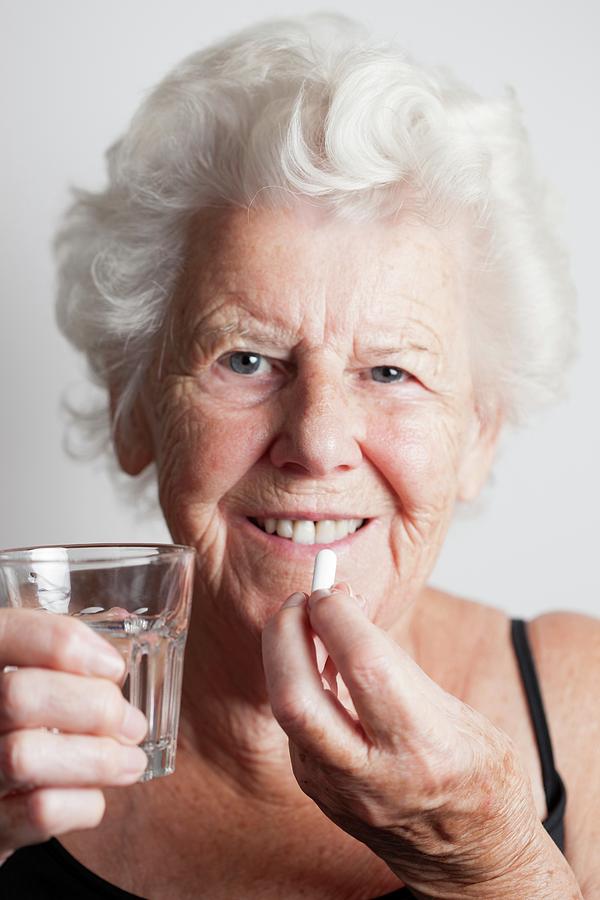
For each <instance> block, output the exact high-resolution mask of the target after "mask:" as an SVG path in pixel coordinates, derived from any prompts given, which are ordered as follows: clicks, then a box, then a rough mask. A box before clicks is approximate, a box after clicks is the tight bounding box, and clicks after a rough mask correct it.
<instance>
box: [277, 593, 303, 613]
mask: <svg viewBox="0 0 600 900" xmlns="http://www.w3.org/2000/svg"><path fill="white" fill-rule="evenodd" d="M305 600H306V594H303V593H302V591H296V592H295V593H294V594H291V596H289V597H288V598H287V600H286V601H285V603H284V604H283V606H282V607H281V608H282V609H286V608H287V607H288V606H302V604H303V603H304V602H305Z"/></svg>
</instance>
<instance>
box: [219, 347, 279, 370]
mask: <svg viewBox="0 0 600 900" xmlns="http://www.w3.org/2000/svg"><path fill="white" fill-rule="evenodd" d="M261 363H264V365H265V366H267V367H268V369H267V371H266V372H265V371H263V372H261V373H260V374H262V375H265V374H267V372H268V371H270V364H269V362H268V361H267V360H266V359H265V357H264V356H261V355H260V353H252V351H251V350H236V351H235V352H234V353H230V354H229V356H228V357H227V365H228V366H229V368H230V369H231V370H232V372H235V373H236V375H255V374H256V373H257V372H258V371H259V369H260V365H261Z"/></svg>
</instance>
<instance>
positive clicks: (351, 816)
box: [263, 585, 540, 897]
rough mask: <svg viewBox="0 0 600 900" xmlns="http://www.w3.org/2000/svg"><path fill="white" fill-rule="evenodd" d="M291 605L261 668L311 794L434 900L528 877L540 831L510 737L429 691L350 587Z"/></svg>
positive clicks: (267, 639) (270, 633)
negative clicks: (519, 874)
mask: <svg viewBox="0 0 600 900" xmlns="http://www.w3.org/2000/svg"><path fill="white" fill-rule="evenodd" d="M294 597H295V601H292V603H291V604H290V605H284V606H283V607H282V609H281V610H280V611H279V612H278V613H277V614H276V615H274V616H273V617H272V618H271V619H270V620H269V622H268V623H267V625H266V626H265V628H264V631H263V662H264V669H265V675H266V681H267V687H268V691H269V696H270V700H271V705H272V708H273V714H274V715H275V717H276V719H277V721H278V722H279V724H280V725H281V727H282V728H283V729H284V730H285V732H286V733H287V735H288V737H289V742H290V757H291V763H292V769H293V772H294V775H295V777H296V779H297V781H298V784H299V785H300V787H301V789H302V790H303V791H304V793H305V794H307V795H308V796H309V797H310V798H311V799H312V800H314V802H315V803H316V804H317V805H318V806H319V808H320V809H321V810H322V811H323V812H324V813H325V815H327V816H328V817H329V818H330V819H331V820H332V821H333V822H334V823H335V824H336V825H338V826H339V827H341V828H343V829H344V830H345V831H346V832H348V834H350V835H352V836H353V837H355V838H357V839H358V840H360V841H362V842H363V843H365V844H366V845H367V846H369V847H370V848H371V850H373V852H374V853H376V854H377V855H378V856H380V857H381V858H382V859H383V860H385V862H386V863H387V864H388V865H389V866H390V868H391V869H392V871H394V873H395V874H396V875H397V876H398V877H399V878H401V879H402V880H403V881H404V882H405V883H406V884H408V885H409V886H410V887H411V888H414V889H415V890H417V891H422V892H423V893H424V894H428V893H429V892H431V889H432V885H434V886H436V887H435V891H434V892H433V893H434V895H435V896H439V897H444V896H455V894H454V893H452V891H453V890H454V889H455V888H460V886H462V885H471V886H472V885H476V884H478V883H483V882H487V881H488V880H489V879H494V878H497V877H502V876H503V874H504V873H505V871H510V869H511V867H514V866H515V865H518V864H519V860H520V859H521V857H523V858H525V857H526V856H527V855H528V853H529V850H530V847H531V845H532V842H533V841H534V840H535V835H536V833H537V830H538V829H539V824H540V823H539V820H538V818H537V814H536V811H535V806H534V802H533V797H532V793H531V787H530V783H529V779H528V777H527V775H526V773H525V771H524V769H523V767H522V765H521V763H520V760H519V757H518V754H517V752H516V750H515V748H514V746H513V744H512V742H511V740H510V738H509V737H508V735H506V734H504V733H503V732H502V731H500V730H499V729H498V728H496V727H495V726H494V725H493V724H492V723H491V722H490V721H488V720H487V719H486V718H485V717H484V716H483V715H481V714H480V713H478V712H476V711H475V710H474V709H472V708H471V707H469V706H467V705H466V704H464V703H462V702H461V701H460V700H458V699H457V698H456V697H454V696H452V695H451V694H448V693H447V692H446V691H444V690H443V689H442V688H441V687H440V686H439V685H437V684H436V683H435V682H434V681H432V680H431V679H430V678H429V677H428V676H427V675H426V674H425V672H423V670H422V669H421V668H420V667H419V666H418V665H417V664H416V663H415V661H414V660H413V659H412V658H411V657H410V656H409V655H408V654H407V653H406V652H405V651H403V650H402V649H401V648H400V647H399V646H398V644H396V642H395V641H394V640H393V638H392V637H391V636H390V635H389V634H388V633H387V632H386V631H384V630H382V629H381V628H379V627H377V626H376V625H374V624H373V623H372V622H371V621H370V620H369V619H368V618H367V616H366V615H365V613H364V611H363V609H362V608H361V603H360V602H359V601H358V600H357V599H356V598H354V597H353V596H352V594H351V591H350V588H349V587H348V586H347V585H336V586H334V590H333V591H332V592H329V591H316V592H315V593H314V594H312V595H311V597H310V598H309V600H308V602H307V601H306V595H300V596H299V595H294ZM314 635H316V636H317V645H318V644H319V643H320V642H322V645H324V647H325V648H326V651H327V653H328V654H329V660H328V661H327V663H326V665H325V669H324V671H323V677H322V675H321V672H320V666H319V665H318V657H321V659H320V663H321V665H322V661H323V660H322V651H321V652H319V653H318V652H317V650H316V649H315V641H314ZM325 685H327V686H325ZM442 885H443V887H441V886H442ZM445 891H447V892H448V893H445Z"/></svg>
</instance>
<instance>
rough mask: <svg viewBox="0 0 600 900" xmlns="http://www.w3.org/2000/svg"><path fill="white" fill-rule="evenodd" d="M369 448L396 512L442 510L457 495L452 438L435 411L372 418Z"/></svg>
mask: <svg viewBox="0 0 600 900" xmlns="http://www.w3.org/2000/svg"><path fill="white" fill-rule="evenodd" d="M368 436H369V439H368V453H369V457H370V458H371V460H372V461H373V463H374V464H375V466H376V468H377V469H378V470H379V471H380V472H381V473H382V474H383V475H384V476H385V477H386V479H387V481H388V482H389V484H390V485H391V487H392V488H393V490H394V492H395V494H396V496H397V498H398V502H399V506H400V511H404V512H405V513H407V514H409V515H412V514H415V515H418V513H419V511H423V512H424V513H426V514H428V515H430V514H431V513H432V512H433V511H435V512H440V513H441V512H443V511H444V509H445V508H446V507H447V506H449V505H453V503H454V498H455V494H456V459H457V450H456V440H455V438H454V431H453V429H452V428H451V425H450V423H449V422H448V419H447V418H446V417H444V416H441V415H436V412H435V410H429V411H425V410H423V409H419V410H417V409H415V410H408V411H406V410H404V411H402V412H399V413H396V414H395V415H391V416H389V415H388V416H378V417H374V419H373V421H372V422H371V423H370V426H369V431H368Z"/></svg>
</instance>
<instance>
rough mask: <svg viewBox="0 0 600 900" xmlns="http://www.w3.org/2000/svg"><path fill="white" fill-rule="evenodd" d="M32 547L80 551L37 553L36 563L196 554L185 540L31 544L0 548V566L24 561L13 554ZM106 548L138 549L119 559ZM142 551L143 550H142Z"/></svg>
mask: <svg viewBox="0 0 600 900" xmlns="http://www.w3.org/2000/svg"><path fill="white" fill-rule="evenodd" d="M32 550H37V551H39V550H42V551H43V550H48V551H53V550H66V551H67V553H68V551H69V550H75V551H77V550H79V551H82V553H81V555H76V556H74V557H69V558H68V560H64V559H57V558H56V554H52V553H51V552H50V553H48V557H47V558H43V557H39V558H37V559H35V560H34V562H40V563H44V562H46V563H52V562H67V561H68V562H69V563H71V564H72V565H75V566H76V565H79V564H83V565H85V564H90V563H95V564H97V565H102V564H103V563H115V562H119V561H122V562H123V563H129V564H131V565H135V563H137V562H142V561H144V562H148V561H150V560H152V559H156V560H159V559H160V560H165V559H168V558H169V557H170V556H172V557H174V558H177V557H180V556H185V555H186V554H188V553H189V554H191V555H192V556H195V555H196V549H195V548H194V547H190V546H189V545H187V544H148V543H132V544H128V543H100V544H33V545H31V546H28V547H5V548H2V549H0V566H8V565H14V564H15V563H17V562H19V561H24V560H25V559H27V557H26V556H25V557H24V556H21V558H20V559H19V556H18V555H17V554H27V553H30V552H31V551H32ZM86 550H106V551H107V552H106V555H99V556H94V555H87V554H86V553H85V551H86ZM110 550H134V551H135V550H139V551H140V552H139V553H137V554H136V553H132V554H131V556H124V557H122V559H121V560H120V559H119V557H118V556H117V555H111V554H110V552H109V551H110ZM149 550H155V551H158V552H157V553H155V554H149V553H148V552H147V551H149ZM143 551H146V552H145V553H144V552H143Z"/></svg>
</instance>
